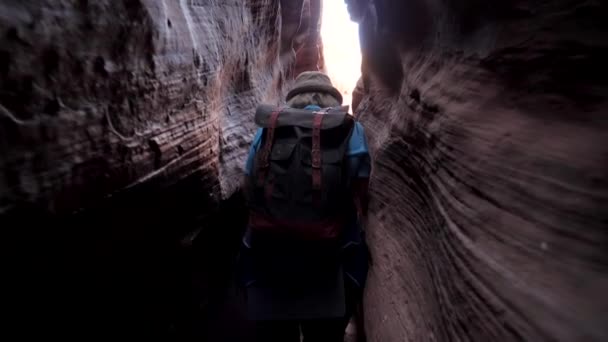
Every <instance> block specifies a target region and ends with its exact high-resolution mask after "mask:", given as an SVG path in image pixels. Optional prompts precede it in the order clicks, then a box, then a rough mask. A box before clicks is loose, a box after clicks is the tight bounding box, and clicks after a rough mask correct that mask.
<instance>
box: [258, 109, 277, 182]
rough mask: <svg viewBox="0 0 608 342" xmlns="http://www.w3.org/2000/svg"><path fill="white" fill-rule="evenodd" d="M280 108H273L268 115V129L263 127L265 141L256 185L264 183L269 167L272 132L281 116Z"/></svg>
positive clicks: (272, 139) (272, 141)
mask: <svg viewBox="0 0 608 342" xmlns="http://www.w3.org/2000/svg"><path fill="white" fill-rule="evenodd" d="M282 110H283V109H282V108H275V109H274V110H273V111H272V112H271V113H270V121H269V125H268V127H265V131H266V139H265V142H264V146H263V147H262V150H261V151H260V154H259V155H260V163H259V165H260V170H259V173H258V184H259V185H261V184H263V183H264V179H265V178H266V174H267V173H268V167H269V165H270V163H269V159H270V151H271V150H272V144H273V143H274V131H275V129H276V126H277V122H278V119H279V115H280V114H281V111H282Z"/></svg>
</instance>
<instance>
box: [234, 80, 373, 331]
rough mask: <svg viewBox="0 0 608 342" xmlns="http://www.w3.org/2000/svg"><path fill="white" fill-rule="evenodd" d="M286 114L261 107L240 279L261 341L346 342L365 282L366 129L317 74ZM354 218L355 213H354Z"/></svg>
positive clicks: (292, 96)
mask: <svg viewBox="0 0 608 342" xmlns="http://www.w3.org/2000/svg"><path fill="white" fill-rule="evenodd" d="M287 101H288V103H287V105H288V106H287V107H286V108H272V107H268V106H260V107H258V110H257V112H256V123H257V124H258V125H259V126H260V127H261V128H260V129H259V130H258V132H257V133H256V136H255V138H254V141H253V143H252V147H251V150H250V154H249V158H248V160H247V165H246V179H247V181H246V184H247V186H246V192H247V194H248V202H249V208H250V223H249V227H248V229H247V233H246V235H245V237H244V239H243V246H244V248H243V250H242V253H241V265H242V267H241V279H242V281H243V285H244V286H245V287H246V289H247V297H248V309H249V315H250V316H251V318H252V319H253V320H256V321H257V322H258V324H257V326H258V333H259V336H258V337H259V340H260V341H286V342H289V341H299V337H300V328H301V330H302V334H303V335H304V338H305V340H306V341H316V340H321V339H322V340H323V341H342V340H343V336H344V330H345V327H346V324H347V323H348V319H349V318H350V316H351V315H352V311H353V308H354V305H355V304H356V302H357V300H358V298H359V296H360V295H361V291H362V288H363V285H364V282H365V277H366V273H367V250H366V246H365V243H364V239H363V232H362V229H361V228H360V225H359V220H360V218H361V216H363V215H364V211H365V207H366V205H365V202H366V199H365V197H366V195H367V194H366V188H367V180H368V177H369V172H370V166H369V155H368V152H367V145H366V141H365V136H364V132H363V127H362V126H361V125H360V124H359V123H356V122H354V120H353V118H352V117H351V116H349V115H348V114H347V113H345V111H344V108H340V107H339V106H340V105H341V101H342V98H341V96H340V94H339V92H338V91H337V90H335V88H333V87H332V85H331V82H330V81H329V78H327V76H325V75H324V74H322V73H319V72H305V73H303V74H301V75H300V76H298V78H297V79H296V82H295V86H294V88H293V89H292V90H291V91H290V93H289V94H288V96H287ZM357 209H358V210H357Z"/></svg>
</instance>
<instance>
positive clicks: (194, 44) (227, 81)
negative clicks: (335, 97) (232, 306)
mask: <svg viewBox="0 0 608 342" xmlns="http://www.w3.org/2000/svg"><path fill="white" fill-rule="evenodd" d="M304 3H306V4H308V5H307V6H308V7H306V10H304V8H305V6H304ZM318 8H319V1H312V2H309V1H299V2H298V1H287V0H282V1H279V0H251V1H241V0H121V1H118V0H116V1H115V0H111V1H110V0H99V1H97V0H96V1H87V0H81V1H68V0H40V1H2V2H0V226H1V227H2V241H5V242H8V244H9V245H10V247H11V248H10V252H11V253H12V254H11V258H9V259H10V260H11V261H12V262H14V264H15V265H17V264H19V263H20V265H21V266H15V269H14V273H12V271H11V272H8V273H7V274H5V277H6V278H7V279H10V280H11V281H8V282H7V284H5V285H8V287H9V288H11V289H14V290H15V291H16V292H18V291H24V293H23V295H17V294H16V292H10V291H9V292H8V293H11V294H12V297H13V299H14V301H15V303H14V304H15V308H16V309H15V314H14V317H16V319H18V318H19V317H21V316H20V315H19V314H17V312H18V311H19V312H21V311H20V310H25V311H27V310H30V308H37V309H36V310H38V311H37V312H38V315H39V316H40V317H47V318H48V319H47V320H48V324H49V328H52V329H59V330H61V329H65V324H66V323H65V322H71V328H70V330H71V333H73V334H77V331H78V330H79V329H82V330H85V331H89V332H92V331H100V332H102V333H108V334H111V333H112V332H115V331H119V330H122V329H124V330H126V331H131V332H134V333H135V334H136V335H135V336H134V337H137V336H139V337H143V336H145V335H146V334H150V335H154V336H155V337H158V336H165V337H167V336H175V335H178V336H181V335H183V334H185V335H190V336H194V335H196V336H199V337H201V338H203V340H204V339H205V338H204V336H207V335H205V334H206V332H205V329H211V330H212V329H215V328H217V327H216V326H217V325H219V324H216V325H213V326H212V325H209V326H207V325H206V324H203V323H204V322H210V318H209V317H212V316H214V314H213V312H214V311H213V310H215V309H213V307H214V305H219V304H218V301H219V300H221V298H222V297H223V294H224V293H225V291H227V290H225V289H223V287H225V286H226V283H225V281H226V279H227V277H229V276H230V270H231V267H232V265H231V263H232V259H233V257H234V254H235V251H234V248H233V247H234V246H236V244H237V241H238V239H239V237H238V235H239V233H240V231H241V229H242V228H243V225H242V222H241V221H239V220H240V219H241V216H240V213H241V212H242V208H240V207H238V205H236V204H235V205H234V208H233V209H234V210H238V211H237V212H238V213H239V215H235V213H234V212H231V211H230V210H231V209H230V208H229V209H226V210H225V211H223V213H224V214H226V213H230V214H228V216H230V217H226V218H225V219H218V218H217V217H216V216H212V215H211V214H212V212H214V211H215V210H216V209H217V204H218V202H219V201H221V200H225V199H227V198H229V197H230V196H231V195H232V194H233V193H234V192H235V191H236V190H237V189H238V187H239V185H240V181H241V179H242V171H243V170H242V167H243V163H244V159H245V156H246V153H247V147H248V146H249V143H250V140H251V138H252V136H253V133H254V125H253V120H252V118H253V112H254V109H255V105H256V104H257V103H258V102H261V101H263V102H269V103H279V102H280V101H281V99H282V97H283V94H284V89H285V87H286V86H287V84H288V83H289V81H290V79H291V77H292V75H293V73H294V70H295V69H296V68H299V70H304V69H306V68H308V66H310V65H315V67H316V65H317V64H320V65H322V61H320V60H316V61H315V60H314V59H313V58H312V57H310V56H307V57H306V58H303V59H302V58H299V59H298V60H303V62H296V59H297V58H298V55H297V54H296V53H295V50H294V46H297V47H298V52H300V51H302V52H303V53H306V54H308V55H310V53H309V52H307V51H308V50H309V49H312V50H314V48H316V46H317V45H315V44H312V41H313V40H314V38H313V37H314V34H315V33H316V32H317V31H316V28H317V27H318V22H317V21H318V20H319V19H318V18H319V17H318V14H317V12H318ZM315 11H317V12H315ZM309 21H314V22H309ZM300 28H302V29H300ZM299 37H303V39H300V38H299ZM297 39H300V40H299V41H298V42H296V40H297ZM296 43H298V44H300V45H298V44H296ZM312 50H311V51H312ZM210 215H211V216H210ZM237 222H238V223H237ZM199 232H202V233H201V234H198V233H199ZM184 247H188V248H184ZM189 247H194V248H189ZM6 250H8V249H6ZM192 279H195V280H194V283H192ZM17 308H19V310H17ZM57 308H62V309H63V312H65V316H64V315H63V314H59V313H57V312H56V311H55V310H57ZM216 309H217V308H216ZM88 314H91V315H100V316H101V317H102V318H100V319H93V318H91V317H90V316H89V315H88ZM203 314H204V315H206V316H201V315H203ZM24 315H26V313H24ZM25 317H29V319H30V321H29V324H30V325H36V324H39V323H40V322H37V321H36V322H33V321H31V319H32V318H31V315H27V316H25ZM51 318H57V319H58V320H62V321H63V323H62V324H52V323H51V322H50V321H51ZM140 320H141V322H140ZM26 321H27V320H26ZM228 325H230V324H228ZM38 327H39V329H38V331H45V329H43V328H42V327H41V326H38ZM194 330H197V332H196V333H194ZM24 331H27V332H32V333H35V331H33V330H31V329H29V330H28V329H25V330H24ZM46 331H47V333H51V331H52V330H46ZM47 336H48V335H47ZM123 336H124V335H123Z"/></svg>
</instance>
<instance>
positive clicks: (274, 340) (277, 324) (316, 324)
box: [256, 318, 348, 342]
mask: <svg viewBox="0 0 608 342" xmlns="http://www.w3.org/2000/svg"><path fill="white" fill-rule="evenodd" d="M347 324H348V319H347V318H343V319H326V320H313V321H302V322H298V321H267V322H258V323H257V325H256V341H258V342H262V341H264V342H300V329H301V330H302V335H303V336H304V342H344V331H345V330H346V325H347Z"/></svg>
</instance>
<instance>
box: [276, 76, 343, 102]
mask: <svg viewBox="0 0 608 342" xmlns="http://www.w3.org/2000/svg"><path fill="white" fill-rule="evenodd" d="M303 93H326V94H329V95H331V96H333V97H334V98H335V99H336V100H338V102H340V104H342V94H340V92H339V91H338V89H336V88H334V86H333V84H332V83H331V80H330V79H329V77H328V76H327V75H325V74H324V73H322V72H320V71H304V72H303V73H301V74H299V75H298V77H296V80H295V82H294V85H293V88H292V89H291V90H290V91H289V93H287V98H286V99H285V100H286V101H289V100H291V99H292V98H293V97H294V96H296V95H298V94H303Z"/></svg>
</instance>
